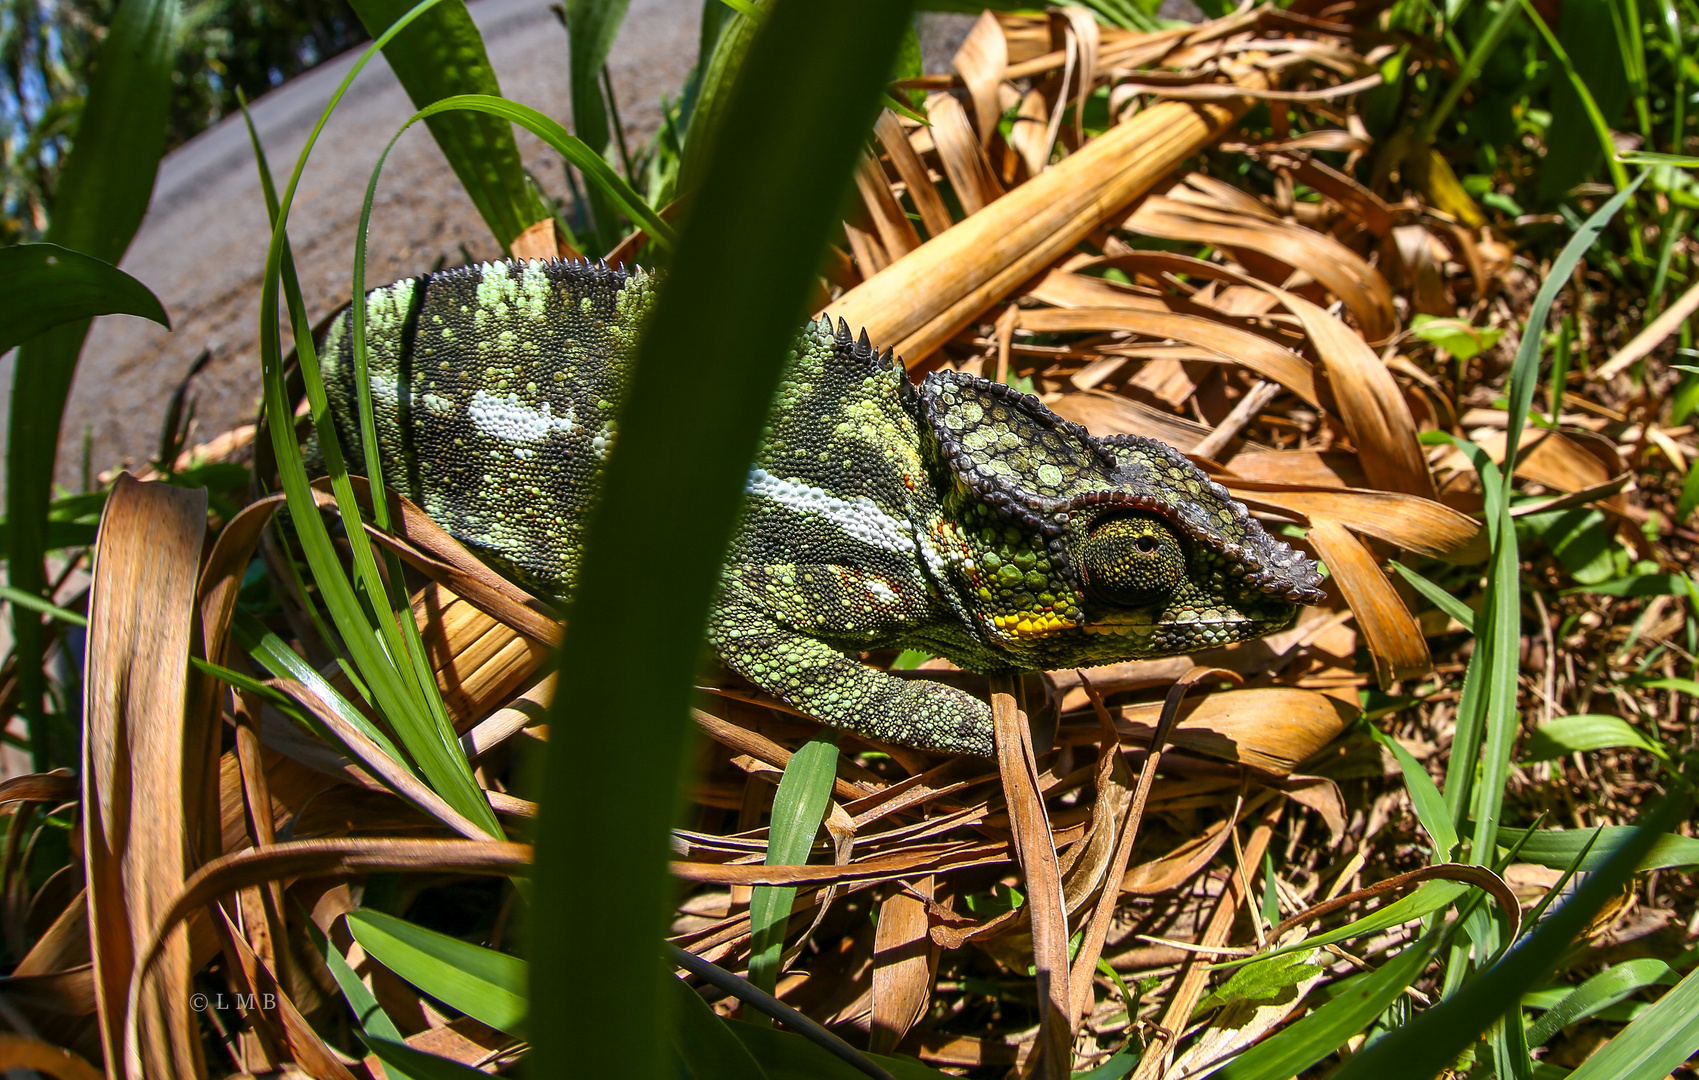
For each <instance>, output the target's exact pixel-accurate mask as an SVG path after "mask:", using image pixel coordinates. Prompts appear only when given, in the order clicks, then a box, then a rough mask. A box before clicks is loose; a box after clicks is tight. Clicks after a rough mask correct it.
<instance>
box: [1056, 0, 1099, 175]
mask: <svg viewBox="0 0 1699 1080" xmlns="http://www.w3.org/2000/svg"><path fill="white" fill-rule="evenodd" d="M1058 39H1060V41H1058ZM1050 44H1051V45H1052V46H1053V47H1054V46H1055V45H1057V44H1061V46H1062V71H1063V75H1062V85H1061V87H1060V89H1059V91H1058V98H1057V101H1056V105H1055V115H1054V116H1053V117H1052V118H1051V121H1050V127H1051V131H1052V132H1054V131H1055V130H1056V125H1057V123H1058V121H1060V119H1061V117H1062V113H1063V112H1064V111H1066V110H1065V104H1066V103H1065V102H1064V101H1063V100H1062V95H1065V94H1066V93H1067V91H1068V87H1069V86H1070V85H1072V86H1073V88H1074V142H1075V143H1076V144H1077V143H1081V142H1084V141H1085V103H1086V99H1087V98H1088V97H1090V96H1091V92H1092V88H1093V86H1094V85H1095V83H1096V82H1097V62H1098V52H1099V50H1100V47H1101V44H1102V38H1101V35H1100V32H1099V29H1098V25H1097V17H1096V16H1095V15H1093V14H1092V12H1091V9H1089V8H1084V7H1080V6H1078V5H1077V4H1068V5H1064V6H1061V7H1054V8H1051V9H1050ZM1070 75H1071V76H1072V77H1071V78H1070ZM1047 141H1048V142H1049V143H1051V144H1054V143H1055V141H1056V139H1055V135H1054V134H1052V135H1051V136H1050V138H1049V139H1048V140H1047Z"/></svg>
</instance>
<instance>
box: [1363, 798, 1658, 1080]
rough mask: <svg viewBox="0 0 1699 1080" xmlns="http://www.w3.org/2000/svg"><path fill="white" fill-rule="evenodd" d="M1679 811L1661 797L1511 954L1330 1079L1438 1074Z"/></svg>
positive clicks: (1540, 972) (1551, 960)
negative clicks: (1601, 861) (1638, 825)
mask: <svg viewBox="0 0 1699 1080" xmlns="http://www.w3.org/2000/svg"><path fill="white" fill-rule="evenodd" d="M1681 809H1682V800H1681V798H1680V797H1679V796H1669V797H1665V799H1664V800H1663V802H1662V803H1661V804H1659V806H1658V808H1657V809H1656V810H1654V811H1653V812H1652V814H1651V816H1650V817H1649V818H1648V819H1647V821H1646V823H1645V824H1644V825H1643V826H1641V827H1640V828H1638V829H1634V830H1632V833H1633V835H1631V836H1629V837H1628V838H1627V840H1626V841H1625V842H1624V843H1622V844H1621V845H1619V846H1617V847H1616V849H1615V850H1614V852H1613V853H1612V854H1611V855H1610V856H1609V858H1608V859H1607V861H1606V862H1605V865H1604V866H1602V867H1600V868H1599V871H1598V872H1597V873H1595V874H1594V875H1593V876H1592V877H1590V878H1588V879H1587V883H1586V884H1585V885H1582V886H1581V888H1580V890H1579V891H1577V892H1576V893H1575V895H1574V896H1572V897H1571V898H1570V899H1569V900H1568V901H1567V902H1566V903H1564V904H1563V905H1562V906H1560V907H1558V908H1557V910H1555V911H1553V912H1552V913H1551V914H1550V915H1548V916H1547V917H1546V918H1545V920H1544V921H1543V922H1541V923H1540V924H1539V925H1538V926H1537V927H1536V928H1535V929H1534V931H1533V932H1532V933H1531V934H1529V935H1528V936H1527V937H1525V938H1523V939H1522V941H1521V942H1520V943H1519V944H1518V945H1517V946H1516V948H1514V949H1511V950H1510V951H1509V952H1508V953H1506V954H1505V955H1504V957H1503V958H1502V959H1501V960H1499V961H1498V963H1496V964H1494V965H1493V966H1492V967H1490V968H1488V969H1487V970H1485V971H1483V972H1482V973H1481V974H1480V975H1478V976H1476V978H1475V979H1474V980H1473V981H1471V982H1469V983H1468V984H1466V985H1465V986H1463V987H1462V989H1460V990H1458V991H1457V992H1456V993H1455V994H1453V995H1452V996H1451V997H1449V998H1447V999H1446V1000H1445V1001H1443V1002H1441V1003H1440V1004H1438V1005H1436V1006H1434V1007H1433V1008H1431V1009H1429V1010H1427V1011H1426V1012H1424V1013H1422V1015H1420V1016H1418V1017H1417V1018H1416V1019H1414V1020H1412V1021H1411V1022H1410V1023H1409V1024H1406V1025H1405V1026H1403V1027H1401V1028H1397V1029H1395V1030H1393V1031H1390V1032H1388V1033H1387V1034H1386V1035H1385V1036H1384V1037H1382V1038H1381V1039H1379V1040H1378V1041H1376V1042H1375V1043H1373V1044H1372V1045H1370V1046H1368V1047H1366V1048H1365V1049H1364V1050H1363V1051H1362V1052H1361V1053H1359V1054H1357V1055H1356V1056H1354V1057H1353V1058H1351V1060H1350V1061H1347V1062H1346V1063H1345V1065H1344V1067H1343V1068H1341V1069H1340V1070H1339V1071H1338V1072H1337V1073H1335V1074H1334V1078H1335V1080H1368V1078H1370V1077H1373V1078H1374V1080H1431V1078H1432V1077H1434V1076H1437V1075H1439V1073H1440V1071H1441V1070H1442V1069H1444V1068H1446V1067H1447V1066H1449V1065H1450V1064H1451V1063H1452V1062H1453V1061H1454V1060H1455V1059H1456V1057H1457V1055H1458V1054H1460V1053H1462V1052H1463V1049H1464V1048H1465V1047H1467V1046H1468V1045H1469V1044H1470V1043H1472V1042H1473V1041H1474V1040H1475V1039H1477V1038H1479V1037H1480V1035H1481V1033H1482V1032H1483V1031H1485V1030H1486V1029H1487V1027H1488V1026H1489V1025H1491V1024H1492V1023H1493V1022H1494V1021H1495V1020H1497V1019H1498V1018H1499V1017H1500V1016H1502V1015H1504V1013H1505V1012H1506V1011H1508V1010H1511V1009H1515V1008H1518V1007H1519V1006H1518V1003H1519V1002H1520V1000H1521V996H1522V993H1523V991H1525V990H1527V989H1528V987H1530V986H1532V985H1533V984H1534V983H1535V982H1536V981H1537V980H1539V979H1541V978H1543V977H1545V975H1546V974H1547V973H1548V972H1550V971H1551V969H1552V968H1553V967H1554V966H1555V965H1556V964H1557V962H1558V960H1559V959H1560V958H1561V957H1562V956H1563V954H1564V952H1566V951H1567V950H1568V948H1569V944H1570V942H1571V941H1573V940H1574V938H1575V935H1576V934H1578V933H1580V932H1581V929H1582V928H1583V927H1584V926H1585V925H1586V924H1587V920H1588V919H1590V918H1592V916H1593V914H1594V913H1595V912H1596V911H1598V910H1599V908H1600V907H1601V906H1602V905H1603V904H1604V902H1605V901H1606V900H1607V899H1609V898H1610V897H1611V896H1612V895H1613V894H1614V893H1615V892H1616V891H1617V889H1618V888H1619V887H1620V886H1621V885H1622V883H1623V882H1624V881H1627V880H1628V879H1629V877H1630V876H1631V875H1632V874H1633V873H1634V869H1635V867H1636V866H1637V865H1639V862H1640V860H1641V859H1642V858H1643V857H1644V856H1645V854H1646V853H1647V852H1648V851H1650V850H1651V847H1652V844H1653V843H1654V842H1655V841H1656V840H1657V839H1658V837H1659V835H1660V834H1661V833H1662V832H1663V831H1664V830H1665V829H1667V828H1668V827H1669V826H1670V825H1671V824H1673V823H1674V822H1675V821H1676V820H1677V819H1678V818H1679V816H1680V812H1681ZM1601 846H1602V845H1601ZM1524 857H1526V849H1524ZM1684 1056H1685V1055H1684ZM1678 1060H1679V1059H1678ZM1666 1071H1667V1070H1666ZM1598 1075H1600V1076H1616V1075H1620V1074H1613V1073H1601V1074H1598ZM1658 1075H1660V1076H1662V1075H1664V1074H1663V1073H1660V1074H1658Z"/></svg>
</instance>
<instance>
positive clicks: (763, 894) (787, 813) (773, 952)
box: [749, 728, 838, 1023]
mask: <svg viewBox="0 0 1699 1080" xmlns="http://www.w3.org/2000/svg"><path fill="white" fill-rule="evenodd" d="M837 774H838V733H837V732H835V731H833V730H831V729H830V728H826V729H822V730H821V731H819V732H817V733H816V734H815V735H814V737H813V738H811V739H809V740H808V741H807V742H805V743H803V744H802V745H801V746H800V747H798V748H797V751H796V753H795V754H794V755H793V756H792V757H791V759H790V762H789V763H788V764H786V765H785V775H784V776H783V777H782V778H781V779H780V780H779V790H778V791H777V792H776V793H775V794H774V795H773V815H772V821H771V823H770V824H769V826H768V828H767V859H766V864H767V865H768V866H796V865H799V864H801V863H805V862H807V861H808V853H809V851H810V850H811V849H812V848H813V847H814V837H815V836H816V835H817V834H818V833H819V832H820V822H821V820H822V819H823V818H824V817H825V815H826V804H827V802H828V801H830V799H831V797H832V781H833V780H834V779H835V778H836V777H837ZM795 899H796V889H795V888H793V887H790V886H784V885H760V886H757V887H756V888H755V890H754V891H753V892H752V893H751V894H750V897H749V931H750V935H751V941H750V946H749V981H750V982H751V983H753V984H754V985H755V986H756V987H757V988H758V989H761V990H765V991H766V992H767V993H769V994H771V993H772V992H773V987H774V985H775V984H776V983H777V981H778V975H779V961H780V959H781V955H782V954H783V952H784V948H785V927H786V926H788V925H789V924H790V917H791V902H792V901H793V900H795ZM751 1019H752V1020H753V1018H751ZM764 1020H765V1017H763V1018H762V1020H755V1021H754V1022H755V1023H762V1022H763V1021H764Z"/></svg>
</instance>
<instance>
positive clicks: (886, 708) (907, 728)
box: [833, 676, 997, 757]
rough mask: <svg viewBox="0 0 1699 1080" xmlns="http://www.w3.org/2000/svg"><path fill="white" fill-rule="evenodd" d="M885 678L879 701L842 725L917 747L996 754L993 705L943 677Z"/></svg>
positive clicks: (984, 754)
mask: <svg viewBox="0 0 1699 1080" xmlns="http://www.w3.org/2000/svg"><path fill="white" fill-rule="evenodd" d="M887 680H888V682H887ZM880 682H881V686H880V690H881V691H886V692H884V693H881V694H880V701H879V702H878V704H877V705H876V706H875V707H874V708H873V709H870V710H869V711H868V712H867V713H866V714H864V715H863V716H860V717H857V718H855V720H854V721H852V722H849V723H844V724H842V725H841V726H843V727H844V728H845V729H847V730H849V731H853V732H855V733H856V734H859V735H866V736H868V737H869V738H873V739H879V740H881V741H884V742H893V743H896V744H898V745H899V746H912V747H914V748H916V749H917V750H938V751H941V752H943V753H946V754H978V755H980V756H981V757H994V756H995V755H996V753H997V747H996V743H995V741H994V740H993V738H992V734H991V709H990V707H989V706H988V705H986V704H985V702H983V701H981V700H979V699H978V698H976V697H974V696H973V695H972V694H969V693H966V692H965V691H962V690H958V689H956V688H955V687H953V686H945V685H944V684H943V683H937V682H927V681H924V680H914V681H909V680H899V679H896V678H893V677H891V676H880ZM893 683H894V684H895V685H894V686H891V685H890V684H893ZM833 722H834V723H835V721H833Z"/></svg>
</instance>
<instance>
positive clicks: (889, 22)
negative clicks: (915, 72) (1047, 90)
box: [530, 0, 909, 1078]
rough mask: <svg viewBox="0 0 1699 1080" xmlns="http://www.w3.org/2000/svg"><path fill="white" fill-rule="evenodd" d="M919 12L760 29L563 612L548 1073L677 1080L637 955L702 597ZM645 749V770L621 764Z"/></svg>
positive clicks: (683, 758) (827, 11)
mask: <svg viewBox="0 0 1699 1080" xmlns="http://www.w3.org/2000/svg"><path fill="white" fill-rule="evenodd" d="M908 15H909V5H908V4H907V3H905V2H903V0H875V2H859V3H852V2H849V0H831V2H820V0H785V2H782V3H780V4H778V5H777V6H776V7H775V8H774V9H773V11H772V12H771V14H769V16H768V17H767V19H766V20H764V26H763V27H762V29H761V31H760V34H759V36H758V38H757V41H756V43H755V45H754V46H753V47H752V48H751V51H750V54H749V59H748V61H747V62H746V64H745V65H744V67H743V70H742V72H741V73H740V75H739V80H738V83H737V86H736V89H735V90H734V92H733V96H732V101H731V104H730V106H729V108H728V110H727V112H726V115H725V116H724V119H723V121H722V123H721V125H720V127H719V130H718V132H717V133H716V144H715V147H714V150H713V152H712V159H711V162H710V164H709V166H708V169H707V172H706V174H705V176H704V179H703V182H702V186H701V188H700V189H699V190H698V191H697V192H696V193H695V197H694V198H695V203H694V207H693V211H692V213H691V214H690V215H689V218H688V220H687V224H686V226H685V228H684V230H683V233H682V235H681V238H680V242H679V247H678V250H677V252H676V253H675V255H674V259H673V263H672V266H671V269H670V272H669V274H668V277H667V279H666V282H665V284H664V285H663V287H662V291H661V295H660V297H659V300H658V302H657V307H656V310H655V313H654V316H653V317H652V319H651V321H650V324H649V326H648V329H647V332H646V334H645V336H644V339H643V342H642V345H641V346H640V348H639V352H638V359H637V366H636V374H635V377H634V379H633V382H632V386H631V391H630V395H629V397H628V398H627V401H626V405H625V408H624V411H623V412H622V414H621V416H620V421H619V422H620V433H621V437H620V440H619V442H618V443H617V444H616V446H615V448H614V451H613V453H612V455H611V457H610V458H609V460H608V464H607V472H606V478H605V487H604V489H603V496H602V505H601V508H600V509H599V510H598V512H597V515H596V517H595V519H594V522H593V524H592V526H591V529H590V532H589V535H588V537H587V539H586V543H585V551H584V558H583V569H582V572H581V574H580V576H579V581H580V585H579V591H578V595H577V597H576V599H575V601H574V604H573V606H572V608H571V610H570V611H569V612H568V614H567V637H566V644H565V646H564V648H563V650H562V659H561V672H560V685H561V686H563V687H566V686H570V687H572V688H573V692H572V693H570V694H562V695H560V697H559V698H558V699H557V701H556V703H555V706H554V710H553V713H552V715H551V718H550V721H549V725H550V726H549V729H550V731H551V732H553V733H554V737H553V739H552V740H551V744H550V749H549V753H548V755H547V760H546V766H545V774H544V783H543V791H542V798H541V804H542V808H541V816H540V820H539V823H538V829H537V838H538V841H539V843H540V844H541V847H540V849H539V851H538V855H537V870H536V876H535V885H536V898H535V909H534V910H535V912H536V916H535V917H534V918H533V920H532V927H531V942H532V954H531V960H532V964H531V976H532V993H531V1006H532V1018H533V1019H532V1024H531V1030H532V1035H533V1038H534V1039H535V1042H536V1046H535V1057H534V1060H533V1061H532V1063H531V1066H530V1067H531V1069H532V1070H533V1071H534V1072H535V1073H536V1075H538V1076H563V1075H568V1074H575V1075H614V1074H618V1075H622V1076H632V1077H644V1078H648V1077H657V1076H660V1075H661V1073H662V1071H663V1061H664V1056H665V1041H664V1040H663V1039H660V1038H658V1037H657V1036H658V1033H659V1030H660V1029H661V1027H662V1024H663V1023H664V1021H665V1015H666V1010H665V1009H664V1008H663V1005H662V1002H661V1000H660V999H659V992H660V989H661V988H660V987H659V986H658V985H657V984H656V982H655V978H654V968H653V966H652V962H649V961H645V960H643V959H642V958H643V957H648V956H652V955H653V952H654V949H655V947H656V943H657V939H658V938H659V937H660V936H661V933H662V931H663V929H664V928H665V926H666V907H667V904H666V900H667V897H668V895H669V893H670V892H671V884H670V882H669V881H668V879H667V874H666V864H665V858H666V852H667V844H666V836H667V829H668V827H669V826H671V825H672V824H673V821H674V819H675V815H676V813H677V806H678V800H679V797H680V795H681V793H682V791H683V787H684V785H683V780H684V770H685V768H686V765H687V763H688V762H689V761H690V760H691V757H690V755H689V754H688V753H687V752H686V751H687V749H688V747H689V746H690V742H691V736H690V726H689V725H690V721H689V715H688V708H689V702H690V696H691V692H692V691H691V688H692V686H693V684H694V682H695V676H696V670H697V664H698V662H699V660H700V657H701V654H702V635H703V627H704V625H705V623H706V618H707V613H708V605H709V603H710V601H711V600H712V597H713V594H714V590H715V587H716V583H717V580H718V573H719V568H720V562H721V559H722V558H723V557H724V552H725V546H726V544H727V542H728V541H729V540H730V537H731V533H732V528H733V525H734V524H735V522H736V518H737V513H738V508H739V506H740V502H741V491H742V487H743V484H744V478H745V473H746V471H747V469H748V467H749V462H750V460H751V459H752V458H753V457H754V453H755V448H756V444H757V441H758V439H759V435H760V429H761V424H762V421H763V420H764V419H765V417H766V415H767V412H768V408H769V404H770V402H771V399H772V395H773V391H774V388H775V387H776V385H777V383H778V379H779V374H780V371H781V368H782V366H783V363H784V359H785V354H786V350H787V349H788V348H789V346H790V343H791V342H792V340H793V339H794V336H795V334H796V333H797V329H798V327H799V326H800V325H801V323H802V320H803V318H804V317H805V316H806V314H807V304H808V300H809V297H810V295H811V293H812V292H813V289H814V273H815V271H816V268H817V267H818V265H819V261H820V256H821V253H822V251H823V250H824V249H825V246H826V240H827V234H828V230H829V229H830V228H831V226H832V222H833V219H834V216H835V215H836V213H837V212H838V208H839V207H840V206H841V205H842V199H843V197H844V194H845V192H846V190H847V189H848V185H849V181H850V177H851V174H852V171H853V169H854V167H855V162H856V159H857V155H859V154H860V152H861V147H862V144H863V140H864V139H865V137H866V133H867V131H868V129H869V127H870V126H871V124H872V121H873V116H874V111H875V103H876V102H877V100H878V97H879V93H880V89H881V85H880V84H881V81H882V80H883V78H884V76H885V73H886V72H888V71H889V70H890V66H891V59H892V57H893V56H895V54H896V50H897V46H898V43H899V41H900V39H901V36H902V33H903V30H904V27H905V24H906V22H907V19H908ZM661 493H665V497H660V496H661ZM634 745H635V746H638V747H642V748H643V751H644V756H643V758H642V764H641V767H639V768H636V769H623V768H613V767H612V763H613V762H615V761H617V760H620V759H621V758H622V757H623V756H624V755H625V754H626V753H627V752H628V750H629V748H630V747H631V746H634ZM587 874H588V875H592V876H593V878H594V882H593V883H592V882H590V881H587V880H586V875H587ZM589 972H594V973H595V979H594V981H591V980H589V979H586V978H585V977H584V976H585V973H589Z"/></svg>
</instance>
